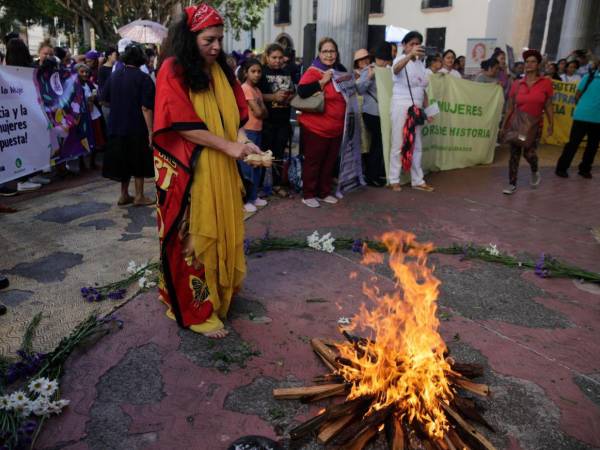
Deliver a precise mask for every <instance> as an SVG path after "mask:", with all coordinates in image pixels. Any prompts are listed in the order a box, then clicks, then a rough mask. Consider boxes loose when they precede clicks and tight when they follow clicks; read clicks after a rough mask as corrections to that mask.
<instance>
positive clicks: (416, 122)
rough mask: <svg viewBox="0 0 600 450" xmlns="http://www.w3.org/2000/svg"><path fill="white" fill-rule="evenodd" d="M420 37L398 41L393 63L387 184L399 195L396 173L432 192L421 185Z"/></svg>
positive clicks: (423, 77)
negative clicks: (399, 45) (398, 50)
mask: <svg viewBox="0 0 600 450" xmlns="http://www.w3.org/2000/svg"><path fill="white" fill-rule="evenodd" d="M422 43H423V36H422V35H421V33H419V32H418V31H411V32H409V33H408V34H407V35H406V36H405V37H404V39H403V40H402V46H403V52H402V54H399V55H398V56H397V57H396V59H394V62H393V66H392V70H393V81H394V88H393V95H392V105H391V119H392V145H391V150H390V168H389V171H388V182H389V186H390V188H391V189H392V190H394V191H396V192H399V191H401V190H402V188H401V187H400V172H401V171H402V170H404V171H409V170H410V178H411V185H412V187H413V189H419V190H422V191H427V192H432V191H433V190H434V189H433V187H432V186H430V185H428V184H427V183H425V180H424V179H423V169H422V168H421V149H422V146H421V128H422V125H423V124H424V123H425V120H426V117H425V113H424V111H423V107H426V106H427V103H428V100H427V94H426V92H425V89H426V88H427V85H428V83H429V80H428V76H427V69H426V68H425V61H424V59H425V48H424V47H423V46H422Z"/></svg>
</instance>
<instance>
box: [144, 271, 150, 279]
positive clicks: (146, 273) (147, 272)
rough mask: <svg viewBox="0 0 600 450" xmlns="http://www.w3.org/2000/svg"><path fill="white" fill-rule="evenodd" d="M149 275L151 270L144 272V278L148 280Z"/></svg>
mask: <svg viewBox="0 0 600 450" xmlns="http://www.w3.org/2000/svg"><path fill="white" fill-rule="evenodd" d="M150 275H152V271H151V270H148V269H146V270H144V276H145V277H146V278H148V277H149V276H150Z"/></svg>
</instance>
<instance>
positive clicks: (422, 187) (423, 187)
mask: <svg viewBox="0 0 600 450" xmlns="http://www.w3.org/2000/svg"><path fill="white" fill-rule="evenodd" d="M412 188H413V189H417V190H419V191H425V192H433V191H435V189H434V188H433V186H430V185H428V184H427V183H423V184H420V185H418V186H413V187H412Z"/></svg>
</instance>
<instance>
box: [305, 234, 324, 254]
mask: <svg viewBox="0 0 600 450" xmlns="http://www.w3.org/2000/svg"><path fill="white" fill-rule="evenodd" d="M306 243H307V244H308V246H309V247H311V248H314V249H315V250H321V244H320V243H319V232H318V231H316V230H315V231H314V232H313V234H311V235H310V236H307V237H306Z"/></svg>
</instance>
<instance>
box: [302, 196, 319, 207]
mask: <svg viewBox="0 0 600 450" xmlns="http://www.w3.org/2000/svg"><path fill="white" fill-rule="evenodd" d="M302 203H304V204H305V205H306V206H308V207H309V208H318V207H319V206H321V205H319V201H318V200H317V199H316V198H303V199H302Z"/></svg>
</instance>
